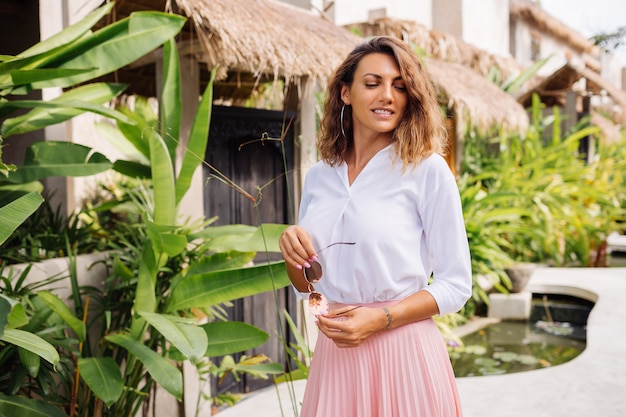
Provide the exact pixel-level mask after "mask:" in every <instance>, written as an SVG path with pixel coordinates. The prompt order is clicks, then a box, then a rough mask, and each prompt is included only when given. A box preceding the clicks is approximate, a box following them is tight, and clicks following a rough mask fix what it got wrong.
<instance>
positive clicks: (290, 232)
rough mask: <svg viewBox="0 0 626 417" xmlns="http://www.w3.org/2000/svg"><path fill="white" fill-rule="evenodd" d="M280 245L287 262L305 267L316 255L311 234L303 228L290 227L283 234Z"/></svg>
mask: <svg viewBox="0 0 626 417" xmlns="http://www.w3.org/2000/svg"><path fill="white" fill-rule="evenodd" d="M279 245H280V247H281V252H282V253H283V257H284V258H285V260H286V261H288V262H290V263H292V264H293V265H294V266H296V265H304V264H305V263H307V262H308V261H309V260H310V259H311V258H312V256H313V255H314V254H315V251H314V250H313V247H312V245H311V238H310V237H309V234H308V233H307V232H306V230H304V229H303V228H302V227H299V226H289V227H288V228H287V229H285V231H284V232H283V233H282V234H281V237H280V240H279Z"/></svg>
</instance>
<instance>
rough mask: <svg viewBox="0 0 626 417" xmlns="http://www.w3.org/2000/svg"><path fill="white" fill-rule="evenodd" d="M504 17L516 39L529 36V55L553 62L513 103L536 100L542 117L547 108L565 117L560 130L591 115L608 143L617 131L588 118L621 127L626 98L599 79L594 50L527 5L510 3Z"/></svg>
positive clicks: (597, 50) (598, 52)
mask: <svg viewBox="0 0 626 417" xmlns="http://www.w3.org/2000/svg"><path fill="white" fill-rule="evenodd" d="M510 14H511V22H512V23H511V24H512V26H513V31H514V32H515V33H516V34H517V36H520V37H523V36H528V34H527V33H528V32H530V38H531V39H532V42H535V43H536V46H535V49H536V50H537V51H541V52H540V53H542V54H544V55H552V56H553V58H552V59H551V65H550V66H549V68H546V69H549V70H550V71H551V72H550V73H547V74H545V75H543V76H541V77H537V78H536V79H535V80H533V82H531V83H528V84H527V85H526V86H525V89H524V90H523V91H521V92H520V93H519V94H518V95H517V98H518V100H519V102H520V103H522V104H523V105H525V106H529V105H530V102H531V100H532V96H533V95H534V94H537V95H538V96H539V98H540V100H541V102H542V103H543V104H545V105H546V106H547V108H546V110H545V112H548V113H549V112H551V111H552V109H551V107H552V106H558V107H561V108H562V109H563V110H562V113H565V114H566V115H567V117H565V118H564V119H563V121H562V124H563V126H562V129H563V130H566V129H568V128H569V127H571V126H572V125H573V124H575V123H576V121H577V120H578V119H579V118H580V117H581V116H585V115H589V114H592V118H591V122H592V124H595V125H597V126H598V127H600V129H601V131H602V136H603V137H605V138H608V139H609V140H610V138H612V137H614V136H615V130H616V129H617V127H615V126H614V128H613V129H609V128H608V127H607V126H608V125H607V123H611V122H610V121H609V120H608V119H606V118H603V117H597V114H595V115H594V112H595V111H602V113H604V114H608V115H610V117H611V118H612V119H613V120H612V122H613V123H617V124H624V123H625V122H626V92H624V91H623V90H621V89H620V88H619V87H617V86H616V85H614V84H613V83H612V82H611V81H609V79H607V78H605V77H603V76H602V75H601V72H602V67H601V64H600V60H599V58H600V55H601V50H600V48H599V47H598V46H597V45H595V44H594V43H593V42H592V41H591V40H589V39H587V38H585V37H584V36H583V35H581V34H580V33H579V32H577V31H575V30H573V29H571V28H569V27H568V26H566V25H565V24H563V23H562V22H561V21H559V20H558V19H556V18H555V17H553V16H551V15H550V14H549V13H547V12H546V11H544V10H543V9H542V8H541V7H540V6H539V5H537V4H536V3H534V2H531V1H529V0H511V2H510ZM525 34H526V35H525ZM544 46H545V47H546V48H547V51H546V50H544Z"/></svg>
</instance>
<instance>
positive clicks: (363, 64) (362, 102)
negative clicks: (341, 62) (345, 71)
mask: <svg viewBox="0 0 626 417" xmlns="http://www.w3.org/2000/svg"><path fill="white" fill-rule="evenodd" d="M341 98H342V99H343V101H344V103H345V104H347V105H348V104H349V105H351V106H352V122H353V128H354V134H355V136H360V135H366V136H368V135H373V136H377V135H380V134H381V133H382V134H385V136H388V134H389V135H390V134H391V132H392V131H393V130H394V129H395V128H396V127H398V124H399V123H400V120H401V119H402V116H403V115H404V111H405V110H406V107H407V102H408V93H407V91H406V88H405V85H404V80H403V79H402V77H401V75H400V69H399V68H398V65H397V64H396V61H395V60H394V58H393V57H392V56H389V55H386V54H381V53H372V54H369V55H366V56H364V57H363V58H362V59H361V61H360V62H359V64H358V66H357V68H356V70H355V72H354V81H353V82H352V85H350V86H344V87H342V89H341Z"/></svg>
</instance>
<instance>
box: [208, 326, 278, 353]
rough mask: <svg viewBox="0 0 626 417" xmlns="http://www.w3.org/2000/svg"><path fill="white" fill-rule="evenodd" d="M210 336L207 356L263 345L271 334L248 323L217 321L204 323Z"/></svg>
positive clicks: (241, 350)
mask: <svg viewBox="0 0 626 417" xmlns="http://www.w3.org/2000/svg"><path fill="white" fill-rule="evenodd" d="M202 328H203V329H204V331H205V332H206V334H207V336H208V340H209V343H208V346H207V350H206V354H205V355H206V356H209V357H210V356H222V355H229V354H233V353H237V352H243V351H245V350H248V349H252V348H255V347H257V346H261V345H262V344H263V343H265V342H266V341H267V339H268V338H269V335H268V334H267V333H265V332H264V331H263V330H261V329H259V328H257V327H254V326H252V325H250V324H247V323H241V322H236V321H215V322H211V323H206V324H203V325H202Z"/></svg>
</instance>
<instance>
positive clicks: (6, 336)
mask: <svg viewBox="0 0 626 417" xmlns="http://www.w3.org/2000/svg"><path fill="white" fill-rule="evenodd" d="M0 340H4V341H5V342H7V343H11V344H14V345H15V346H19V347H21V348H24V349H26V350H28V351H30V352H33V353H34V354H36V355H39V356H41V357H42V358H43V359H45V360H47V361H48V362H50V363H51V364H52V365H56V364H57V363H59V360H60V359H59V353H58V352H57V351H56V350H55V349H54V346H52V345H51V344H50V343H48V342H46V341H45V340H43V339H42V338H41V337H39V336H37V335H36V334H33V333H30V332H26V331H24V330H18V329H4V333H3V334H2V336H0Z"/></svg>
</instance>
